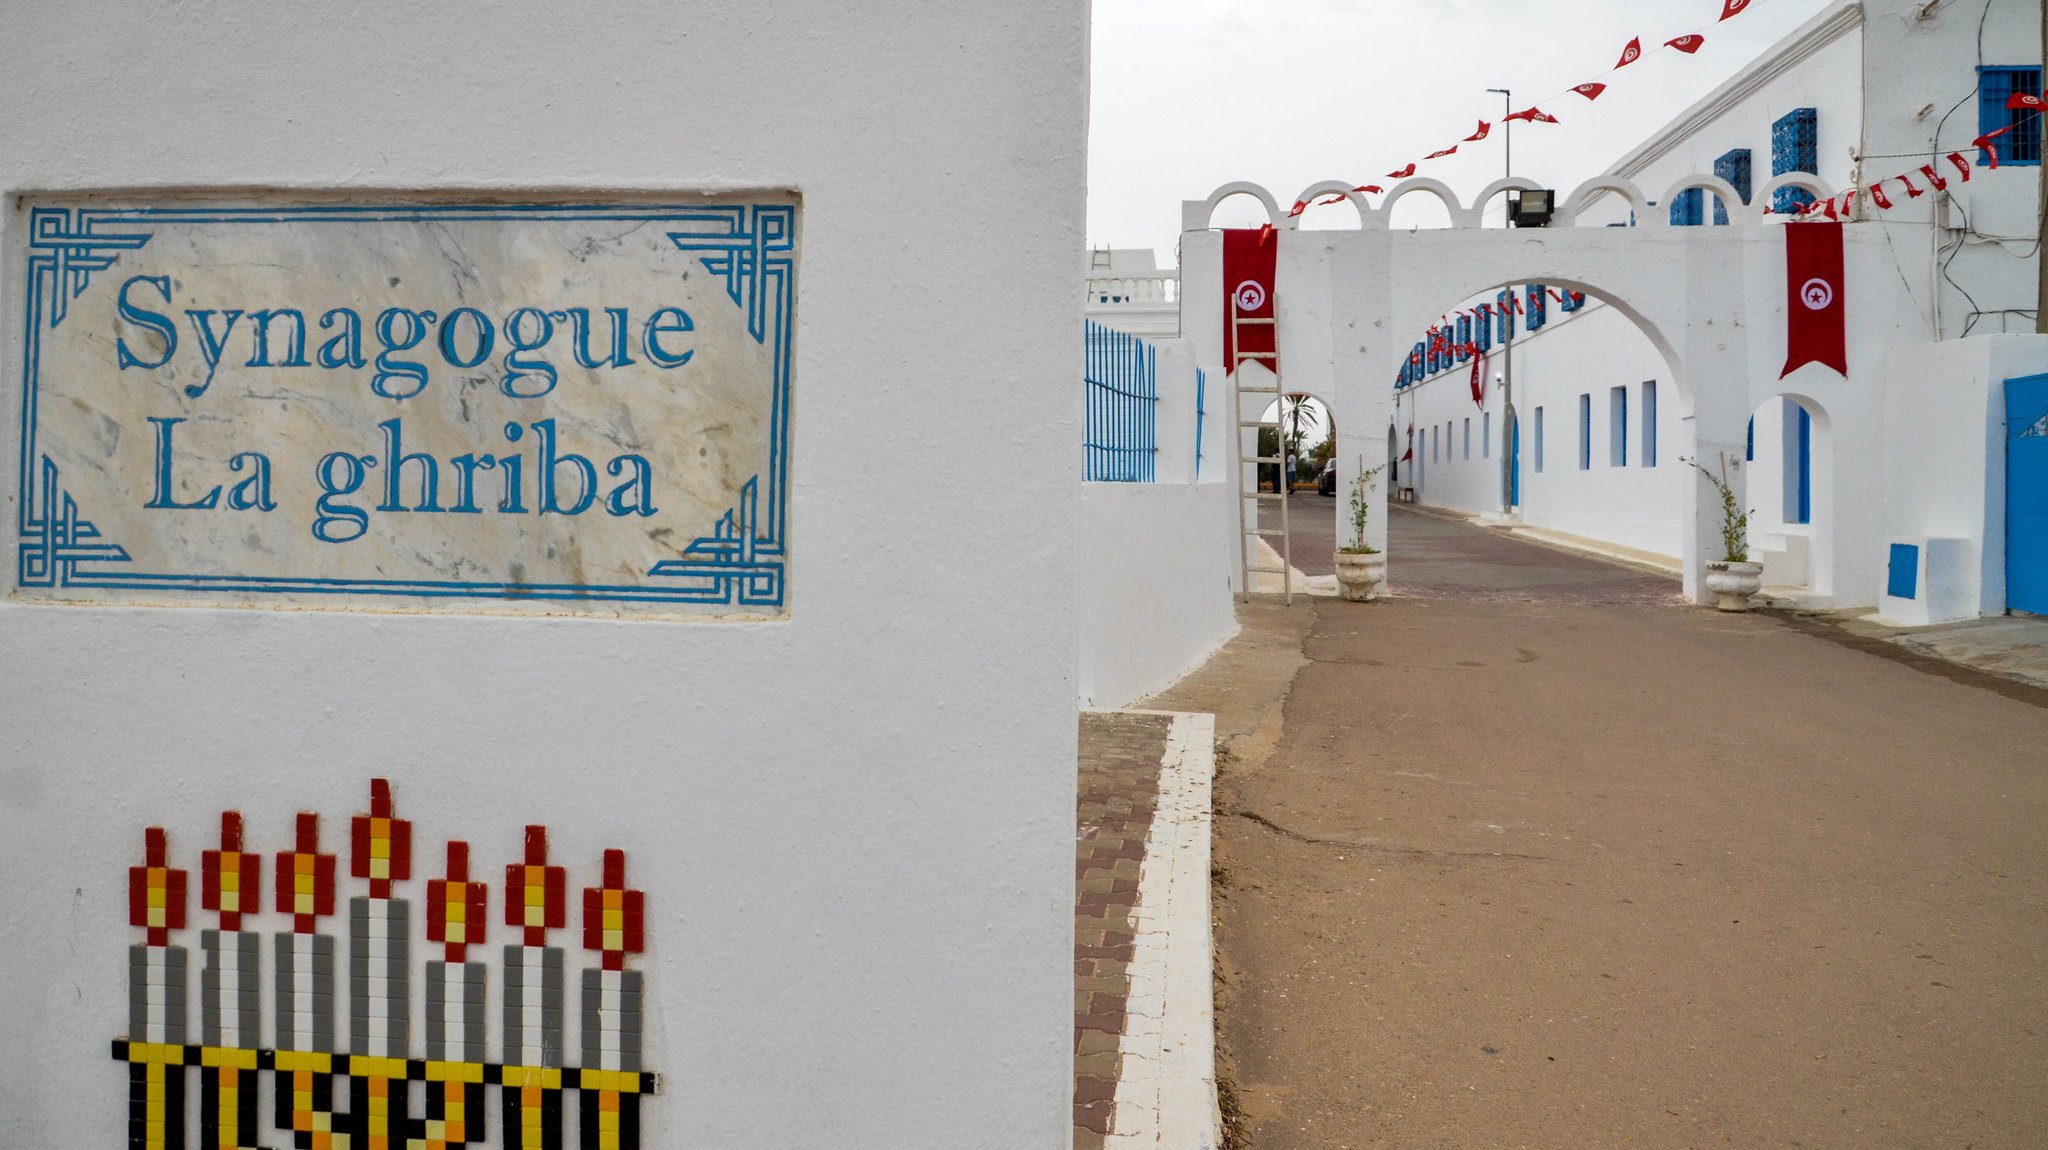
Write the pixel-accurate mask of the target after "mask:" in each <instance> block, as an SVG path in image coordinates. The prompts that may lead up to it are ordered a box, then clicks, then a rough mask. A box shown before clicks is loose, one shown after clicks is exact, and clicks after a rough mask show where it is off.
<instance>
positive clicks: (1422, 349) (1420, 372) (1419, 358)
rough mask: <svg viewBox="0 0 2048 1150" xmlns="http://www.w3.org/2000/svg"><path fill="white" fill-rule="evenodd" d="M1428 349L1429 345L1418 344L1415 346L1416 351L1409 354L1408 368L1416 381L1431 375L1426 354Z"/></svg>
mask: <svg viewBox="0 0 2048 1150" xmlns="http://www.w3.org/2000/svg"><path fill="white" fill-rule="evenodd" d="M1428 349H1429V345H1428V344H1423V343H1418V344H1416V345H1415V350H1413V351H1411V352H1409V353H1408V367H1409V370H1410V373H1411V374H1412V375H1414V376H1415V378H1416V379H1421V378H1423V377H1424V376H1426V375H1428V374H1429V368H1428V364H1429V357H1428V355H1427V354H1426V353H1427V351H1428Z"/></svg>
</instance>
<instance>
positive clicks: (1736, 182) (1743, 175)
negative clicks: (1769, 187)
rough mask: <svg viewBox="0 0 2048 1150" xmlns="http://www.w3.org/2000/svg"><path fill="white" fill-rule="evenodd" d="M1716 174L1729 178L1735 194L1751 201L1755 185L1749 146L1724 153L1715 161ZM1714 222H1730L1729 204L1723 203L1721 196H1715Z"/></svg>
mask: <svg viewBox="0 0 2048 1150" xmlns="http://www.w3.org/2000/svg"><path fill="white" fill-rule="evenodd" d="M1714 174H1715V175H1717V176H1719V177H1721V178H1722V179H1724V180H1727V181H1728V183H1729V184H1730V185H1731V186H1733V187H1734V188H1735V194H1736V195H1738V196H1741V197H1742V202H1743V203H1745V204H1747V203H1748V202H1749V194H1750V189H1751V187H1753V186H1754V185H1753V183H1752V173H1751V169H1750V161H1749V149H1748V148H1736V149H1734V150H1733V151H1730V152H1726V153H1723V154H1722V156H1721V158H1720V159H1718V160H1715V161H1714ZM1714 222H1715V223H1716V224H1726V223H1727V222H1728V205H1726V204H1724V203H1722V202H1721V197H1719V196H1715V197H1714Z"/></svg>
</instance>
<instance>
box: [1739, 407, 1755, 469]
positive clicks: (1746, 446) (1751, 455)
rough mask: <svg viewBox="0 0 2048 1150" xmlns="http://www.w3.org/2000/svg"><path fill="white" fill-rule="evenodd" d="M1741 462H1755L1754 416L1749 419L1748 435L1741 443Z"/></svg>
mask: <svg viewBox="0 0 2048 1150" xmlns="http://www.w3.org/2000/svg"><path fill="white" fill-rule="evenodd" d="M1742 461H1743V462H1744V463H1755V462H1756V416H1754V415H1752V416H1750V417H1749V435H1748V438H1746V439H1744V440H1743V441H1742Z"/></svg>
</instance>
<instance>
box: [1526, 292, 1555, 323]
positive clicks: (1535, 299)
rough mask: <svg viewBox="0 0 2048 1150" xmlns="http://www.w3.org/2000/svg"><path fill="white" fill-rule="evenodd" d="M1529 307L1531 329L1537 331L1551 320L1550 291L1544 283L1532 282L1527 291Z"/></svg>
mask: <svg viewBox="0 0 2048 1150" xmlns="http://www.w3.org/2000/svg"><path fill="white" fill-rule="evenodd" d="M1527 299H1528V304H1527V307H1528V309H1529V330H1530V331H1535V330H1536V329H1538V328H1540V327H1542V326H1543V325H1544V324H1546V323H1548V322H1550V292H1549V289H1547V288H1545V287H1544V286H1543V285H1542V284H1530V285H1529V288H1528V292H1527Z"/></svg>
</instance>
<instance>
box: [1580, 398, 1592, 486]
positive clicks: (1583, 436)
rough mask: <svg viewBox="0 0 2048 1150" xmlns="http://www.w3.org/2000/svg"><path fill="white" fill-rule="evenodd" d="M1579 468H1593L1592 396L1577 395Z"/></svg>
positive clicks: (1584, 469) (1583, 469)
mask: <svg viewBox="0 0 2048 1150" xmlns="http://www.w3.org/2000/svg"><path fill="white" fill-rule="evenodd" d="M1579 470H1580V471H1591V470H1593V397H1592V395H1591V394H1588V393H1583V392H1582V393H1581V394H1580V395H1579Z"/></svg>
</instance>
